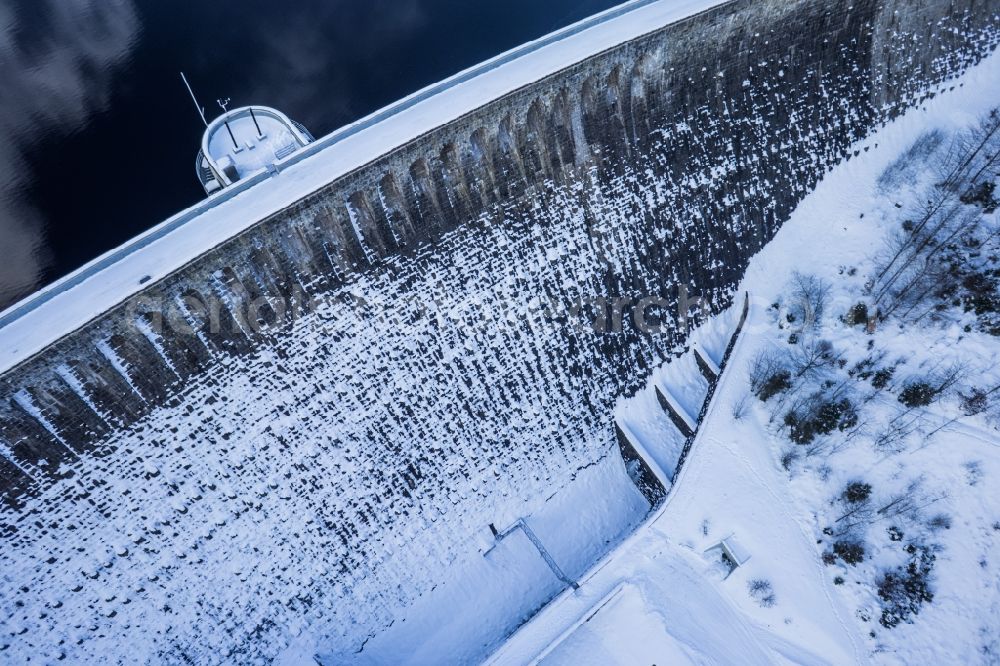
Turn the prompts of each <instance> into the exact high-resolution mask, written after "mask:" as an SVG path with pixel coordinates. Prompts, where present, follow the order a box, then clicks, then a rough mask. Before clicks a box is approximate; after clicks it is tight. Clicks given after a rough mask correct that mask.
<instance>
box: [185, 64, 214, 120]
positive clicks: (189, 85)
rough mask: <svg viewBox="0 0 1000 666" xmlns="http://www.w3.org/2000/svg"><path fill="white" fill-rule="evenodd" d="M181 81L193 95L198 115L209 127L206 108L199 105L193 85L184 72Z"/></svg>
mask: <svg viewBox="0 0 1000 666" xmlns="http://www.w3.org/2000/svg"><path fill="white" fill-rule="evenodd" d="M181 80H182V81H184V85H185V86H187V89H188V92H189V93H191V101H192V102H194V107H195V108H196V109H198V115H199V116H201V122H203V123H205V127H208V121H207V120H205V107H203V106H202V105H201V104H199V103H198V98H197V97H195V96H194V91H193V90H191V84H190V83H188V80H187V77H186V76H184V72H181Z"/></svg>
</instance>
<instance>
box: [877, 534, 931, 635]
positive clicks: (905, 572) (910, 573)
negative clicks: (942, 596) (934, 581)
mask: <svg viewBox="0 0 1000 666" xmlns="http://www.w3.org/2000/svg"><path fill="white" fill-rule="evenodd" d="M906 551H907V553H909V555H910V561H909V562H908V563H907V564H906V566H905V567H897V568H896V569H891V570H889V571H885V572H883V573H882V575H881V576H880V577H879V580H878V596H879V598H880V599H881V602H882V617H881V618H880V619H879V622H880V623H881V625H882V626H883V627H886V628H887V629H891V628H892V627H895V626H897V625H898V624H899V623H900V622H907V621H909V619H910V618H911V617H912V616H913V615H916V614H917V613H919V612H920V608H921V607H922V606H923V604H925V603H930V602H931V601H933V600H934V593H933V591H932V590H931V581H930V577H931V571H932V570H933V569H934V562H935V560H936V559H937V556H936V555H935V554H934V552H933V551H934V549H933V548H932V547H930V546H926V545H923V544H911V545H909V546H907V548H906Z"/></svg>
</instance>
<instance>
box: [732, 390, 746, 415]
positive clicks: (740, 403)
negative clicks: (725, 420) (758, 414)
mask: <svg viewBox="0 0 1000 666" xmlns="http://www.w3.org/2000/svg"><path fill="white" fill-rule="evenodd" d="M749 400H750V394H748V393H744V394H743V395H741V396H740V397H739V398H737V399H736V400H734V401H733V411H732V414H733V420H734V421H742V420H743V418H744V417H745V416H746V415H747V402H748V401H749Z"/></svg>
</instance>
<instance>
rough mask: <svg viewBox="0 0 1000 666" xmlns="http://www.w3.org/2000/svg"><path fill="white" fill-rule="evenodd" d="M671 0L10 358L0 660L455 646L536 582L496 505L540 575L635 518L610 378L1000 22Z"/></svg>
mask: <svg viewBox="0 0 1000 666" xmlns="http://www.w3.org/2000/svg"><path fill="white" fill-rule="evenodd" d="M641 4H643V6H645V7H647V8H648V7H650V6H656V5H660V4H664V3H641ZM689 4H691V5H692V12H691V15H690V16H687V17H686V18H683V19H680V20H677V21H672V22H670V23H669V24H667V25H657V24H651V25H649V26H648V28H644V29H642V30H640V32H639V33H638V36H635V35H631V36H629V38H628V39H627V40H625V41H622V42H621V43H619V44H617V45H612V46H610V47H607V44H606V42H605V41H601V39H598V38H597V37H594V42H595V43H597V44H600V45H601V46H600V48H599V49H598V50H599V52H597V53H592V54H590V55H589V56H588V57H585V58H583V59H582V60H580V61H579V62H576V63H575V64H571V65H569V66H568V67H561V68H560V69H559V70H558V71H555V72H553V73H547V74H546V75H545V76H543V77H542V78H540V79H538V80H535V81H532V82H529V83H527V84H525V85H522V86H520V87H519V88H517V89H516V90H514V91H512V92H508V93H506V94H504V95H503V96H501V97H498V98H496V99H483V100H481V102H482V103H481V105H479V106H478V107H477V108H475V109H473V110H470V111H469V112H467V113H463V115H461V116H460V117H458V118H457V119H454V120H450V121H448V122H447V123H445V124H441V125H439V126H436V127H434V128H432V129H429V130H428V131H425V132H422V133H421V134H420V135H419V136H417V137H416V138H414V139H412V140H409V141H406V142H405V143H402V144H400V145H397V146H394V147H391V149H389V150H388V151H387V152H384V154H372V155H364V156H363V158H364V159H363V160H362V162H363V163H362V165H361V166H359V167H357V168H352V169H351V170H350V171H348V172H347V173H345V174H343V175H338V176H337V177H335V178H333V179H332V180H328V181H327V182H325V184H323V186H322V187H321V188H319V189H318V190H317V189H315V188H313V189H314V191H312V192H311V193H309V194H308V195H306V196H304V197H301V198H299V199H298V200H297V201H296V202H295V203H294V204H293V205H290V206H284V207H283V208H282V209H281V210H280V211H279V212H276V213H273V214H268V215H266V216H265V217H264V218H263V219H259V217H258V216H254V214H253V207H252V205H248V202H250V203H251V204H252V202H253V201H254V197H255V196H263V195H260V194H258V193H259V192H267V191H269V190H265V189H261V190H256V189H255V190H247V191H245V192H243V193H241V194H239V195H238V197H236V198H234V199H233V201H232V203H234V204H235V203H239V204H240V208H239V209H240V210H244V211H246V215H247V220H246V223H245V224H244V225H243V227H242V228H241V229H240V230H239V232H238V233H236V234H235V235H232V236H231V237H229V238H226V239H224V240H222V242H220V243H218V244H217V245H214V246H207V247H203V248H200V250H199V252H198V253H196V256H194V255H192V257H191V258H190V260H187V258H185V259H184V263H183V265H179V266H177V267H176V268H175V269H172V270H169V271H167V272H166V273H165V274H163V275H160V274H156V275H155V278H154V279H151V280H149V281H148V282H146V283H145V284H144V285H143V286H142V287H141V290H140V291H138V292H136V293H131V294H127V297H126V298H124V300H122V299H118V302H117V304H115V305H114V307H111V308H110V309H107V310H106V311H104V312H103V313H101V314H99V315H98V316H96V317H94V318H92V319H90V321H88V322H87V323H85V324H84V325H82V326H79V327H78V328H75V330H72V331H66V332H65V334H63V332H60V334H59V335H60V336H61V337H59V338H58V339H57V340H55V341H54V342H52V343H51V344H46V346H45V347H44V348H43V349H41V350H40V351H37V353H35V352H33V353H32V354H31V355H30V356H29V357H27V358H18V359H17V361H16V363H14V364H12V365H11V366H10V367H9V368H8V369H7V370H6V371H5V372H4V373H3V374H2V376H0V500H2V501H0V540H2V547H0V570H2V572H3V573H2V575H0V662H7V661H10V662H24V661H27V660H29V659H31V660H32V661H34V660H38V661H43V662H45V661H49V660H54V659H56V658H59V657H60V656H64V657H67V658H68V659H69V661H71V662H75V663H78V662H88V663H94V662H97V661H105V662H107V661H119V662H124V661H128V662H132V661H155V662H170V663H180V662H189V661H194V662H198V663H200V662H211V661H213V660H225V661H235V662H239V663H255V662H257V661H261V662H262V661H264V660H266V659H270V658H273V657H275V656H276V655H278V654H280V653H281V652H282V651H283V650H284V649H286V647H287V646H288V645H290V644H292V643H295V642H296V641H297V640H300V641H301V640H304V639H303V638H302V637H313V638H310V639H309V640H311V641H312V643H314V644H315V645H316V646H317V650H318V651H320V652H321V653H329V654H332V655H336V656H337V658H338V660H339V661H338V663H339V662H340V661H350V660H351V659H355V658H357V659H366V658H368V657H367V655H366V650H373V649H382V648H380V647H379V645H380V642H379V637H380V636H383V635H384V634H385V632H387V631H392V632H397V633H396V634H394V639H393V641H394V642H395V644H398V645H400V646H404V647H405V649H407V650H410V651H409V652H408V654H409V655H410V656H412V655H420V654H422V653H420V652H419V647H420V641H421V640H424V641H429V640H433V641H436V644H437V645H438V646H447V649H448V652H447V653H446V654H448V655H449V659H450V660H452V661H459V662H461V661H465V662H470V661H475V660H478V659H481V658H482V657H483V656H485V655H486V654H487V653H488V652H489V651H490V650H492V649H495V648H496V647H497V645H498V644H499V643H500V642H501V641H502V640H503V639H504V638H505V637H506V636H507V635H508V634H509V633H510V632H511V631H513V630H514V629H515V628H516V627H517V626H518V625H519V624H520V623H522V622H524V621H525V620H526V619H527V618H528V617H530V614H531V613H533V612H534V611H535V610H537V608H538V607H539V606H540V605H542V604H544V603H545V602H546V601H547V600H549V599H550V598H551V597H552V596H553V595H554V594H556V593H558V591H559V590H560V589H561V587H562V582H560V580H557V579H556V578H553V577H552V574H551V572H550V571H549V570H548V569H547V568H546V565H545V563H544V562H543V561H542V560H541V559H540V558H539V555H538V552H537V551H535V550H533V546H532V544H531V543H530V542H529V541H527V540H526V539H522V537H521V536H520V534H519V533H517V534H513V535H512V536H510V537H509V538H508V539H507V540H505V541H502V542H498V545H496V547H495V548H494V549H493V550H492V551H491V552H490V553H489V554H488V556H487V557H484V555H483V551H484V550H486V548H484V545H483V544H484V540H485V542H487V543H488V542H489V539H490V538H491V537H490V529H489V526H490V525H491V524H492V525H495V527H496V528H498V529H499V530H504V529H506V528H508V527H510V526H511V525H514V524H515V523H516V522H517V521H518V520H519V519H526V521H528V522H531V528H532V529H533V535H537V539H538V540H540V541H541V542H543V543H544V545H545V546H547V547H548V548H549V550H550V551H551V558H553V559H554V560H556V561H558V562H559V564H560V566H561V568H562V573H564V574H565V576H566V577H569V578H573V577H574V576H575V575H579V574H580V573H581V572H583V571H584V570H586V568H588V567H589V566H590V565H591V564H592V563H593V562H594V561H596V560H597V559H598V558H599V557H600V556H601V555H603V554H604V553H605V552H606V551H607V550H608V549H610V548H612V547H613V546H614V545H615V544H616V543H618V542H619V541H620V540H621V538H623V536H624V535H625V534H627V533H628V532H629V531H630V530H632V529H634V527H635V526H636V525H637V524H638V522H639V521H641V520H642V518H643V517H644V515H645V513H646V512H647V511H648V509H649V502H650V501H655V499H656V498H655V497H652V496H649V493H648V492H647V493H646V494H645V495H644V494H643V493H641V492H640V491H639V490H638V489H637V486H636V485H635V484H633V483H632V480H631V479H630V478H629V473H627V471H626V467H625V466H624V465H623V463H622V460H621V457H620V455H619V449H618V446H619V445H618V440H617V437H616V431H615V423H614V406H615V402H616V401H617V400H618V399H619V398H620V397H622V396H626V395H629V394H632V393H634V392H635V391H636V390H637V389H638V388H639V387H641V386H643V385H644V383H645V379H646V378H647V377H648V376H649V374H650V372H652V370H653V369H654V368H656V367H657V366H658V365H659V364H660V363H662V361H663V360H664V359H665V358H667V357H669V356H670V355H671V354H673V353H674V352H676V351H677V350H678V349H679V348H680V347H682V346H683V343H684V341H685V338H686V334H687V330H688V323H687V322H686V321H685V319H684V317H683V316H681V315H680V313H681V312H684V311H687V310H690V312H691V313H693V314H694V313H697V312H699V311H701V314H699V315H696V316H701V315H702V314H704V311H702V310H703V309H701V308H699V307H698V306H699V305H705V306H706V307H707V309H708V310H712V311H719V310H720V309H722V308H723V307H726V306H728V305H729V304H731V303H732V299H733V293H732V292H733V288H734V286H735V285H736V283H737V282H738V280H739V278H740V277H741V275H742V273H743V271H744V269H745V267H746V265H747V263H748V261H749V259H750V257H751V256H752V255H753V254H754V253H755V252H756V251H758V250H759V249H760V248H761V247H763V245H764V244H766V243H767V242H768V240H769V239H770V238H771V237H772V236H773V234H774V233H775V231H776V230H777V229H778V228H779V227H780V225H781V224H782V222H783V221H784V220H786V218H787V217H788V215H789V214H790V212H791V211H792V209H793V208H794V207H795V205H796V203H797V202H798V201H799V200H800V199H801V198H802V197H803V196H804V195H805V193H807V192H808V191H810V189H811V188H812V187H813V186H814V185H815V183H816V182H817V180H818V179H819V178H820V177H821V176H822V175H823V173H824V171H825V170H826V169H828V168H829V167H831V166H832V165H834V164H835V163H837V162H839V161H841V160H843V159H849V158H850V157H852V151H853V150H854V148H852V146H853V145H855V144H856V142H857V141H858V140H859V139H861V138H863V137H864V136H865V135H866V134H868V133H869V132H870V131H871V130H872V129H873V128H874V127H876V126H877V125H878V124H879V123H881V122H882V121H884V120H885V119H887V118H889V117H891V116H893V115H895V114H897V113H899V112H900V111H901V110H903V109H905V108H907V107H909V106H912V105H915V104H920V103H921V101H923V100H925V99H926V98H927V96H929V95H933V94H938V93H940V92H944V91H947V88H948V86H949V80H950V79H952V78H953V77H954V76H955V75H956V74H958V73H960V72H961V71H963V70H964V69H965V68H966V67H968V66H969V65H970V64H972V63H974V62H977V61H978V60H979V59H981V58H982V57H983V56H984V55H985V54H986V53H988V52H989V51H990V50H991V49H992V48H993V47H994V46H995V44H996V42H997V39H998V27H1000V24H998V12H1000V0H985V1H983V0H923V1H921V2H913V1H912V0H882V1H877V0H823V1H820V0H754V1H749V0H743V1H740V0H737V1H734V2H724V3H719V4H714V3H711V2H705V3H703V4H704V7H702V6H698V5H699V3H689ZM694 10H699V11H694ZM628 17H629V14H628V13H624V14H622V15H621V17H619V18H616V19H612V20H610V21H608V22H607V23H605V24H603V26H602V25H598V26H596V27H594V28H593V30H594V31H602V30H604V31H611V32H610V33H606V34H605V35H604V38H605V39H607V35H608V34H615V33H614V27H615V25H616V23H615V22H616V21H627V20H628ZM643 33H644V34H643ZM555 46H556V47H558V43H556V45H555ZM516 64H517V60H514V61H512V62H511V63H508V64H505V65H499V66H498V67H499V68H500V69H497V70H496V71H503V70H502V68H503V67H510V66H516ZM474 82H475V79H473V80H472V81H471V82H466V85H468V84H469V83H474ZM319 143H322V140H320V142H319ZM355 157H357V156H355ZM309 159H315V160H318V161H317V162H316V164H322V162H321V161H319V160H321V159H322V153H316V154H315V155H313V157H311V158H309ZM309 164H310V162H309V161H308V160H304V161H303V162H301V163H299V164H298V165H297V167H296V168H297V169H300V170H306V169H307V167H308V166H309ZM317 168H319V167H317ZM324 168H325V167H324ZM312 173H313V176H314V177H315V174H316V173H317V171H316V170H313V171H312ZM318 173H320V175H322V173H323V172H322V171H319V172H318ZM295 177H296V175H295V173H293V172H292V171H291V170H289V171H288V172H285V173H282V174H279V175H277V176H276V177H275V178H274V179H273V182H275V183H280V182H281V180H282V178H285V179H286V181H287V180H288V179H294V178H295ZM266 186H268V185H267V183H264V184H262V185H261V186H260V187H262V188H264V187H266ZM265 208H266V207H265ZM197 222H198V220H195V221H194V222H193V223H194V224H196V223H197ZM164 240H169V239H164ZM168 247H169V246H168ZM178 253H179V254H183V253H181V252H180V250H178ZM185 256H186V255H185ZM86 293H87V292H85V291H84V292H81V294H84V296H81V297H86V296H85V294H86ZM92 295H93V297H94V298H95V299H98V300H99V299H107V298H108V295H107V294H98V293H97V292H94V293H93V294H92ZM52 303H55V301H52ZM52 303H50V305H51V304H52ZM57 320H58V317H56V318H54V319H53V321H57ZM38 334H39V336H47V335H50V334H51V331H41V330H40V331H39V333H38ZM4 335H5V332H4V329H0V344H7V340H6V339H5V338H4ZM0 367H5V366H0ZM630 473H631V470H630ZM633 476H634V474H633ZM640 485H641V484H640ZM580 514H582V515H583V517H581V515H580ZM533 538H534V536H533ZM522 546H523V548H522ZM488 547H489V546H488V545H487V548H488ZM518 549H521V550H518ZM526 562H527V563H530V565H529V564H526ZM470 581H471V582H470ZM484 599H486V600H488V603H486V602H484ZM442 607H443V608H445V611H446V612H442V610H441V608H442ZM428 617H431V618H434V621H433V622H428V621H427V620H426V618H428ZM460 620H461V621H464V622H466V623H470V624H469V626H465V625H462V624H461V622H460ZM449 621H451V622H452V624H449ZM473 621H474V622H473ZM456 622H457V624H455V623H456ZM421 623H423V624H421ZM472 625H474V626H472ZM408 627H410V628H411V629H410V630H408V629H407V628H408ZM421 627H424V629H425V630H423V629H420V628H421ZM427 627H430V628H427ZM435 632H436V633H435ZM296 637H298V638H296ZM387 643H388V641H383V645H384V644H387ZM366 646H367V647H366ZM382 654H385V652H383V653H382ZM389 659H390V660H391V658H389Z"/></svg>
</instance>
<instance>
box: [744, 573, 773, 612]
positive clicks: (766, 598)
mask: <svg viewBox="0 0 1000 666" xmlns="http://www.w3.org/2000/svg"><path fill="white" fill-rule="evenodd" d="M747 592H748V593H749V595H750V598H751V599H753V600H754V601H756V602H757V605H759V606H760V607H761V608H771V607H773V606H774V604H775V603H777V600H778V599H777V597H776V596H775V594H774V588H773V587H772V586H771V581H769V580H766V579H764V578H754V579H753V580H751V581H749V582H748V583H747Z"/></svg>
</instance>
